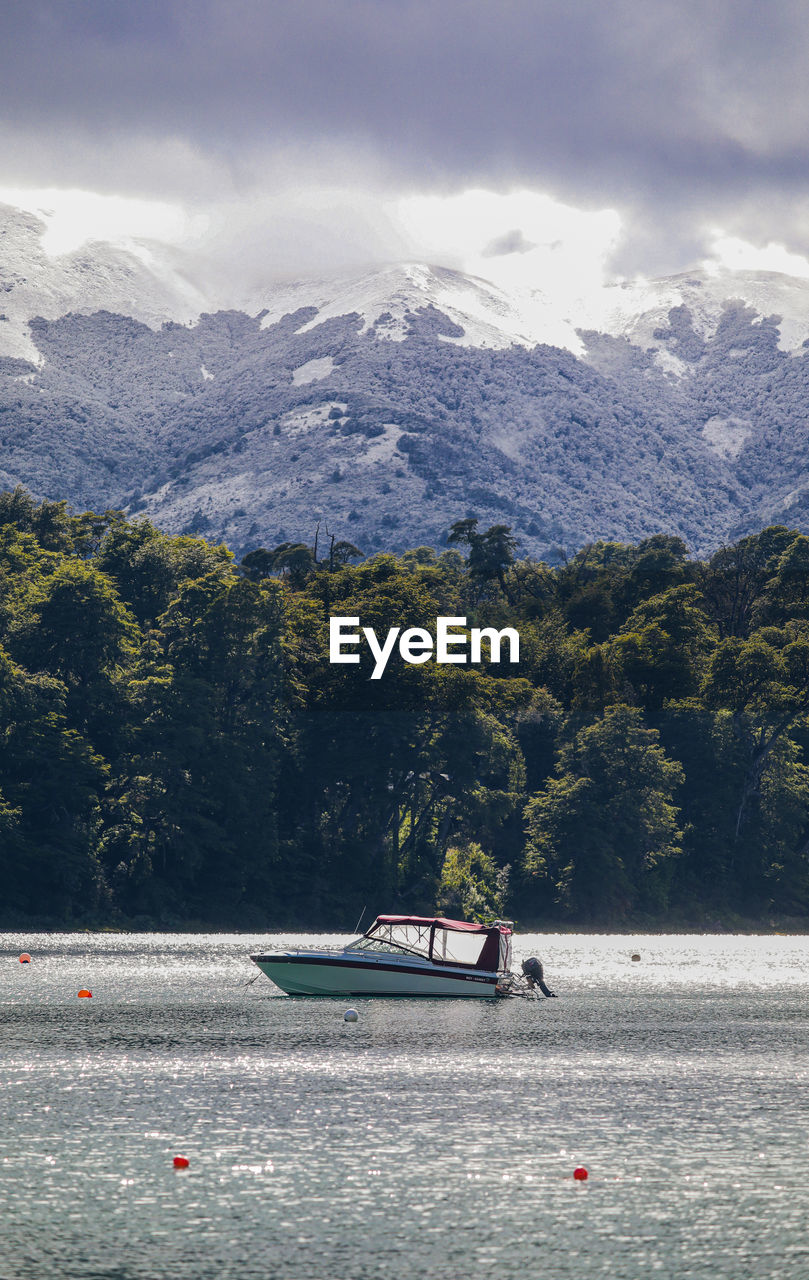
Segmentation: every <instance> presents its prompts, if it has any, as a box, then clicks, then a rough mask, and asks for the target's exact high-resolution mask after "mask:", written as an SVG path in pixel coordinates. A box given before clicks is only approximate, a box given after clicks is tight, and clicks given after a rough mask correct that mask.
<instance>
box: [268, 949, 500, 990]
mask: <svg viewBox="0 0 809 1280" xmlns="http://www.w3.org/2000/svg"><path fill="white" fill-rule="evenodd" d="M251 958H252V959H253V961H254V962H255V964H257V965H258V967H259V969H260V970H261V972H262V973H264V974H266V976H267V977H268V978H269V979H270V980H271V981H272V982H274V983H275V985H276V986H277V987H280V988H281V990H282V991H285V992H286V993H287V995H290V996H450V997H453V998H456V999H457V998H458V997H462V998H468V997H471V998H476V999H481V998H493V997H495V996H496V994H497V992H496V991H495V987H496V985H497V982H498V981H499V975H498V974H496V973H489V972H487V971H485V970H479V969H478V970H474V969H468V968H467V969H464V968H456V967H454V966H453V967H450V966H446V967H445V966H443V965H442V966H437V965H432V964H429V963H427V964H422V963H420V962H419V961H418V960H414V961H413V962H412V963H411V962H408V961H405V962H401V961H399V960H392V959H391V958H389V957H385V958H384V959H376V958H375V957H374V958H371V957H367V958H366V957H364V956H363V957H360V956H356V955H354V956H349V955H346V954H345V953H342V954H340V953H338V954H335V955H318V954H317V953H316V952H288V953H286V954H278V955H267V956H252V957H251Z"/></svg>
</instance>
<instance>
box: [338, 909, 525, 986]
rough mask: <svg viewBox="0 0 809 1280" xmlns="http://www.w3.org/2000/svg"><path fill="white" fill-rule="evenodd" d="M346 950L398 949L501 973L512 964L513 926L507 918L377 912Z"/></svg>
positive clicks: (393, 950) (434, 961)
mask: <svg viewBox="0 0 809 1280" xmlns="http://www.w3.org/2000/svg"><path fill="white" fill-rule="evenodd" d="M346 950H347V951H384V952H394V953H398V954H400V955H402V954H404V955H411V956H418V957H419V958H420V959H423V960H429V961H430V962H431V963H432V964H437V965H442V964H451V965H462V966H463V967H465V968H469V969H484V970H485V971H486V972H487V973H497V972H501V971H507V970H508V969H509V968H510V965H511V927H510V923H507V922H506V921H504V920H497V921H495V923H494V924H493V925H485V924H469V923H467V922H466V921H464V920H445V919H443V917H440V916H377V918H376V920H375V921H374V923H373V924H372V925H371V927H370V928H369V929H366V931H365V933H364V934H363V936H362V937H361V938H358V939H357V941H356V942H352V943H350V944H349V946H348V947H346Z"/></svg>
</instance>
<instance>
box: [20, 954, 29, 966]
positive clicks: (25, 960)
mask: <svg viewBox="0 0 809 1280" xmlns="http://www.w3.org/2000/svg"><path fill="white" fill-rule="evenodd" d="M30 963H31V957H30V956H29V954H28V952H27V951H23V953H22V955H21V956H20V964H30Z"/></svg>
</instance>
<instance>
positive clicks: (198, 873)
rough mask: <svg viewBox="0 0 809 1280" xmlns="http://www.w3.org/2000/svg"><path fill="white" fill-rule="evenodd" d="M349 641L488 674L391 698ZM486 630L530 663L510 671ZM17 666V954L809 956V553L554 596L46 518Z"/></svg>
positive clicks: (4, 672) (432, 669)
mask: <svg viewBox="0 0 809 1280" xmlns="http://www.w3.org/2000/svg"><path fill="white" fill-rule="evenodd" d="M333 617H340V618H342V619H346V618H348V619H350V618H356V619H358V620H359V622H360V625H361V626H362V627H368V628H369V629H373V631H374V633H375V635H376V636H380V637H381V636H385V635H387V634H388V633H389V632H390V630H391V629H395V628H400V629H406V628H421V629H423V630H424V631H426V632H427V633H429V637H433V638H434V637H435V633H436V620H437V619H438V618H444V619H446V618H449V619H465V623H464V626H467V627H468V628H470V630H471V629H472V628H478V629H479V630H480V633H481V634H482V635H483V637H484V638H483V642H482V646H481V645H480V644H479V646H478V658H479V659H480V660H479V661H477V662H464V663H460V662H451V661H448V662H443V663H442V662H438V661H435V660H434V657H433V655H432V651H431V649H430V647H429V646H428V645H427V644H424V645H423V646H422V648H421V649H420V648H419V645H418V643H417V642H416V643H413V642H412V637H411V638H410V640H409V641H408V644H410V648H409V650H407V652H408V653H409V654H410V655H411V657H412V658H413V659H414V660H412V661H411V660H402V657H401V654H400V653H398V652H397V653H393V651H391V656H390V658H389V660H388V661H387V662H386V665H385V667H384V673H383V674H382V675H381V677H378V678H376V679H372V678H371V676H372V674H373V671H374V669H375V664H376V659H375V657H374V655H373V653H371V652H370V650H369V649H368V647H367V646H365V645H362V644H357V645H356V646H355V649H354V650H352V652H355V653H356V655H357V657H358V659H359V660H358V661H356V662H345V661H342V662H335V661H330V647H329V642H330V619H332V618H333ZM341 625H344V624H341ZM488 628H492V629H494V630H495V631H497V632H501V631H504V630H505V629H507V628H508V629H511V630H512V631H513V632H514V633H516V634H517V636H518V637H519V661H518V662H513V661H511V660H510V659H509V660H505V659H506V657H507V655H508V646H505V642H504V645H501V649H502V650H503V652H502V653H501V655H500V656H501V659H503V660H501V661H499V662H492V661H491V660H490V659H491V658H492V657H493V656H494V654H493V653H492V652H491V651H490V650H487V640H486V634H485V633H486V629H488ZM456 630H457V628H456ZM359 634H361V633H359ZM413 634H414V635H415V636H416V641H417V640H418V632H414V633H413ZM429 637H428V638H429ZM0 646H1V647H0V886H1V887H0V893H1V894H2V896H1V897H0V924H2V925H3V927H6V928H14V927H27V926H29V925H39V926H42V927H57V926H68V927H70V926H72V927H135V928H138V927H144V928H145V927H154V928H177V927H189V926H192V925H193V926H197V927H207V928H243V929H248V930H255V929H258V928H265V927H266V928H272V927H299V928H327V929H329V928H330V929H334V930H349V929H350V928H351V926H352V925H353V924H354V922H355V921H356V918H357V916H359V914H360V911H361V910H362V909H363V907H366V908H367V910H368V912H370V913H373V912H377V911H381V910H393V911H396V910H399V911H406V912H419V913H422V912H423V913H430V914H432V913H433V912H434V911H436V910H440V911H442V912H444V913H446V914H451V915H461V916H469V917H478V918H483V917H485V916H487V915H489V914H492V913H497V914H501V913H502V914H507V915H510V916H514V917H516V919H517V921H518V923H519V924H520V925H522V927H528V926H529V925H530V926H538V927H547V928H552V927H555V928H569V927H574V926H579V927H583V928H604V929H620V928H628V927H638V926H641V925H645V926H647V927H650V928H677V927H678V926H691V927H699V926H700V924H704V925H705V926H706V927H713V926H714V925H715V924H716V923H717V922H721V923H725V924H727V923H728V922H731V924H732V922H733V921H734V920H747V921H758V922H761V923H762V924H764V925H766V924H768V923H770V922H775V923H776V924H777V923H779V922H782V921H788V922H789V924H790V927H794V928H803V927H804V926H805V927H807V928H809V761H808V760H807V751H809V539H807V538H806V537H804V536H803V535H802V534H800V533H798V532H796V531H794V530H789V529H787V528H785V527H781V526H776V527H771V528H767V529H765V530H763V531H762V532H761V533H758V534H755V535H753V536H750V537H746V538H743V539H742V540H741V541H739V542H738V543H736V544H735V545H733V546H728V547H723V548H722V549H721V550H719V551H717V552H716V553H715V554H714V555H713V556H711V557H710V559H708V560H706V561H701V560H695V559H691V558H689V555H688V552H687V549H686V547H685V545H684V544H683V543H682V542H681V541H680V540H679V539H678V538H674V537H669V536H665V535H658V536H655V537H651V538H647V539H646V540H644V541H643V542H641V543H640V544H638V545H637V546H627V545H622V544H618V543H612V542H610V543H601V542H599V543H595V544H593V545H590V546H587V547H584V548H583V549H582V550H581V551H579V552H578V553H577V554H576V555H575V556H573V558H572V559H569V560H568V561H567V562H565V563H563V564H561V565H560V566H557V567H553V568H551V567H549V566H547V565H545V564H542V563H539V562H536V561H533V560H526V559H519V558H517V547H516V544H515V541H514V539H513V538H512V537H511V533H510V531H509V529H508V528H507V527H504V526H494V527H492V528H490V529H486V530H484V529H481V528H479V527H478V523H477V521H475V520H474V519H473V518H467V519H463V520H459V521H458V522H457V523H456V524H455V525H453V527H452V529H451V530H450V531H449V538H448V545H447V547H446V548H445V549H443V550H440V551H438V550H435V549H433V548H429V547H419V548H416V549H414V550H412V551H408V552H406V553H405V554H402V555H398V556H394V555H388V554H377V555H375V556H373V557H372V558H370V559H367V560H365V559H363V557H362V555H361V553H360V551H359V550H358V549H357V548H356V547H353V546H351V545H350V544H348V543H344V542H342V543H341V542H335V541H334V540H333V539H330V538H327V537H321V538H320V540H319V545H318V544H317V543H315V545H314V546H313V547H307V546H304V545H302V544H284V545H283V546H281V547H276V548H256V549H255V550H253V551H251V552H250V553H249V554H248V555H245V556H244V558H243V559H242V560H241V563H237V561H236V559H235V558H234V556H233V555H232V554H231V552H230V551H229V550H228V549H227V548H226V547H224V546H212V545H210V544H208V543H207V542H205V541H204V540H202V539H200V538H198V537H190V536H169V535H167V534H164V533H161V532H160V531H159V530H158V529H156V528H155V527H154V526H153V525H151V524H150V523H149V522H148V521H147V520H145V519H140V518H136V519H127V518H125V517H124V516H123V515H122V514H121V513H120V512H114V511H113V512H106V513H104V514H102V515H97V514H94V513H83V514H74V513H72V512H71V511H70V510H69V509H68V507H67V505H66V503H59V502H36V501H34V500H33V499H32V498H31V497H30V496H29V495H28V494H27V493H26V492H25V491H23V490H21V489H17V490H14V491H13V492H6V493H3V494H0ZM462 651H463V650H462V648H458V649H456V650H454V652H462ZM402 652H405V651H404V650H403V651H402ZM405 656H407V655H405ZM773 927H774V926H773Z"/></svg>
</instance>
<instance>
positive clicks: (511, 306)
mask: <svg viewBox="0 0 809 1280" xmlns="http://www.w3.org/2000/svg"><path fill="white" fill-rule="evenodd" d="M252 302H253V306H255V299H253V300H252ZM261 305H262V307H263V308H264V309H265V315H264V317H263V319H262V326H263V327H265V328H266V327H269V326H270V325H273V324H275V323H277V321H278V320H280V319H281V317H282V316H283V315H285V314H288V313H290V312H294V311H297V310H298V309H299V308H302V307H315V308H317V314H316V315H315V316H313V317H312V319H310V320H307V321H306V322H305V323H304V324H303V325H301V327H300V329H299V330H298V332H300V333H307V332H309V331H310V330H312V329H315V328H316V327H317V326H318V325H320V324H323V323H324V322H325V321H326V320H329V319H332V318H334V317H337V316H344V315H350V314H354V313H356V314H357V315H359V316H360V317H361V319H362V332H363V333H365V332H368V331H369V330H373V332H374V334H375V336H376V337H379V338H387V339H390V340H392V341H395V342H401V341H403V340H404V338H406V337H407V334H408V332H409V331H410V325H411V319H412V317H413V316H415V315H418V314H419V313H422V312H423V309H424V308H434V309H435V310H436V311H440V312H441V313H442V315H444V316H446V317H447V318H448V320H449V321H450V324H449V325H448V326H446V328H445V330H444V331H443V332H442V331H441V330H440V329H439V330H437V336H438V337H439V338H440V339H441V341H443V342H452V343H455V344H457V345H458V346H466V347H491V348H495V349H501V348H503V347H509V346H511V345H512V343H516V344H517V345H518V346H522V347H532V346H535V345H536V344H537V343H547V344H548V345H549V346H554V347H562V348H565V349H567V350H568V351H572V352H574V354H576V355H581V354H582V353H583V351H584V346H583V344H582V341H581V339H580V338H579V336H578V335H577V333H576V331H575V328H574V326H573V323H572V322H571V321H570V320H568V319H566V318H565V317H564V316H562V315H561V314H560V313H559V312H557V311H556V310H555V309H554V307H553V306H552V305H551V303H550V302H549V301H548V300H547V299H546V298H544V297H543V296H542V294H540V293H538V292H534V293H533V294H529V293H527V292H526V293H525V294H523V295H521V296H519V297H511V296H509V295H508V294H506V293H504V292H503V290H502V289H499V288H498V287H497V285H494V284H491V283H490V282H489V281H487V280H481V279H479V278H478V277H476V276H468V275H464V274H463V272H461V271H451V270H449V269H448V268H446V267H433V266H427V265H425V264H423V263H409V264H405V265H402V266H391V267H383V268H381V269H379V270H376V271H370V272H368V273H367V274H365V275H363V276H361V277H359V278H357V277H341V278H339V279H334V280H327V281H320V282H318V283H306V284H294V285H290V286H287V287H285V288H280V289H277V290H273V292H272V294H271V296H270V297H269V299H267V300H265V301H263V302H262V304H261ZM256 309H257V308H256ZM456 326H457V329H456V328H455V327H456Z"/></svg>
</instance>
